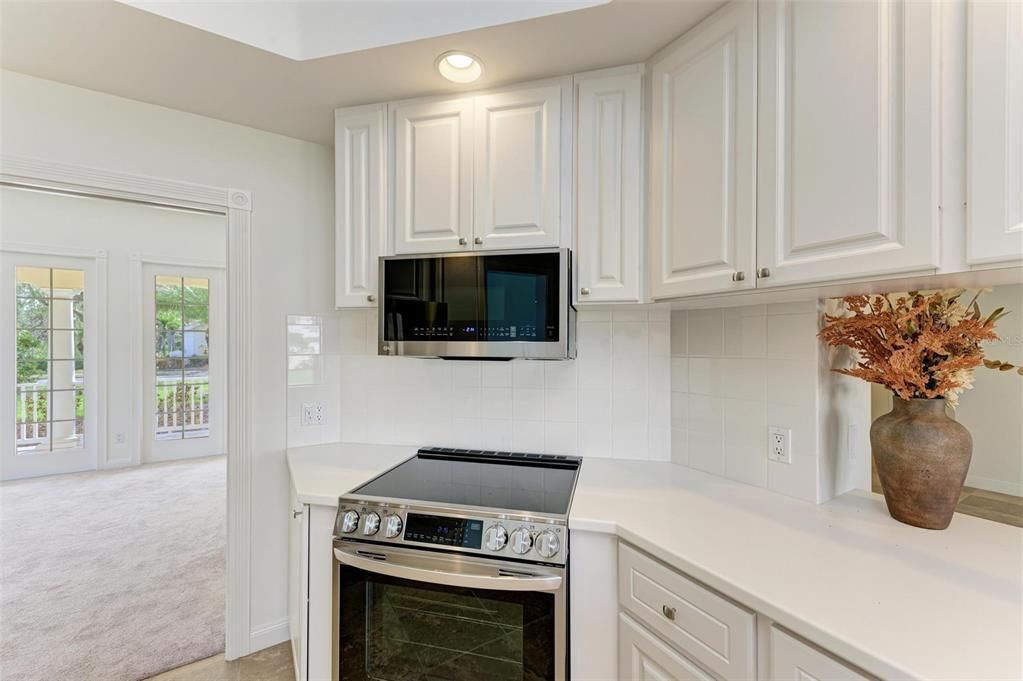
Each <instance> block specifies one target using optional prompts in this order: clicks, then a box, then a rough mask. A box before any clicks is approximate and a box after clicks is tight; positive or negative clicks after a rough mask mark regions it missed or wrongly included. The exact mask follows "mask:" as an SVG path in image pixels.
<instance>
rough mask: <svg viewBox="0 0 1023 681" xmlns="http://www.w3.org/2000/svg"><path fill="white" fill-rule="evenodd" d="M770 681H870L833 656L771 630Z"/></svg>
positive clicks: (785, 633) (785, 634)
mask: <svg viewBox="0 0 1023 681" xmlns="http://www.w3.org/2000/svg"><path fill="white" fill-rule="evenodd" d="M770 642H771V643H770V645H771V650H770V655H771V663H770V670H771V671H770V679H771V681H869V678H870V677H867V676H864V675H863V674H861V673H859V672H858V671H856V670H854V669H853V668H852V667H849V666H847V665H845V664H843V663H842V662H839V661H838V660H836V659H835V658H833V657H832V656H830V655H828V654H826V653H824V652H821V651H820V650H818V649H816V648H814V647H813V646H810V645H807V644H806V643H803V642H802V641H800V640H799V639H797V638H796V637H795V636H792V635H791V634H789V633H787V632H785V631H783V630H782V629H779V628H778V627H775V626H772V627H771V634H770Z"/></svg>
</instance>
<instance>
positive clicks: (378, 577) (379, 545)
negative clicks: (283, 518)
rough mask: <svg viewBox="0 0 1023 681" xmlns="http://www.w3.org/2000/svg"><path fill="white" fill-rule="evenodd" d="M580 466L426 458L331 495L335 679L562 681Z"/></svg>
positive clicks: (447, 455)
mask: <svg viewBox="0 0 1023 681" xmlns="http://www.w3.org/2000/svg"><path fill="white" fill-rule="evenodd" d="M580 463H581V460H580V459H578V458H575V457H568V456H552V455H543V454H522V453H517V452H491V451H488V452H484V451H473V450H465V449H441V448H426V449H420V450H419V452H418V453H417V454H416V456H414V457H412V458H411V459H409V460H407V461H405V462H403V463H401V464H399V465H398V466H396V467H394V468H392V469H391V470H389V471H387V472H386V473H383V474H382V475H380V476H378V477H376V478H374V479H373V480H371V481H369V482H368V483H366V484H365V485H363V486H362V487H359V488H358V489H356V490H353V491H352V492H350V493H348V494H346V495H344V496H342V497H341V498H340V499H339V502H338V513H337V519H336V522H335V527H334V632H333V643H334V659H333V672H334V679H335V681H362V680H369V679H373V680H375V681H481V680H483V679H486V680H488V681H512V680H514V681H526V680H529V681H565V680H566V679H567V678H568V571H567V564H568V556H569V551H568V547H569V541H568V511H569V507H570V506H571V502H572V494H573V492H574V490H575V483H576V477H577V475H578V471H579V466H580Z"/></svg>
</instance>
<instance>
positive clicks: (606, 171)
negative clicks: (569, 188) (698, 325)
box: [575, 66, 643, 303]
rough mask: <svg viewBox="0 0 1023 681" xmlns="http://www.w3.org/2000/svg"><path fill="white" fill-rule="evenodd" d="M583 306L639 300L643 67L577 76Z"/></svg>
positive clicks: (579, 265) (578, 222)
mask: <svg viewBox="0 0 1023 681" xmlns="http://www.w3.org/2000/svg"><path fill="white" fill-rule="evenodd" d="M575 90H576V128H575V168H576V181H575V222H576V228H575V257H576V266H575V272H576V278H577V286H576V295H575V299H576V302H578V303H587V302H594V303H607V302H631V303H638V302H640V301H641V299H642V287H641V281H642V278H641V276H640V273H641V271H642V269H641V268H642V262H641V259H642V237H643V232H642V203H643V183H642V177H643V166H642V164H643V153H642V148H643V147H642V145H643V121H642V115H643V111H642V107H643V100H642V97H643V68H642V66H636V67H631V68H629V69H626V70H625V71H623V70H620V69H615V70H613V71H611V72H596V73H592V74H582V75H579V76H576V79H575Z"/></svg>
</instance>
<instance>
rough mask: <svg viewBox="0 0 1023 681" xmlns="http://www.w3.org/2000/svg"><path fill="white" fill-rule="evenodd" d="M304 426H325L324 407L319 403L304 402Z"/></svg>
mask: <svg viewBox="0 0 1023 681" xmlns="http://www.w3.org/2000/svg"><path fill="white" fill-rule="evenodd" d="M302 425H303V426H321V425H323V405H322V404H320V403H318V402H303V403H302Z"/></svg>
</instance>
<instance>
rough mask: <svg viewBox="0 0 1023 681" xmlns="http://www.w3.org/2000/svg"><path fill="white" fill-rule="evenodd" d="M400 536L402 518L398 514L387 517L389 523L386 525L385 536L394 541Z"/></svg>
mask: <svg viewBox="0 0 1023 681" xmlns="http://www.w3.org/2000/svg"><path fill="white" fill-rule="evenodd" d="M399 534H401V516H400V515H397V514H395V515H389V516H387V522H386V523H385V524H384V536H385V537H387V538H388V539H394V538H395V537H397V536H398V535H399Z"/></svg>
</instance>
